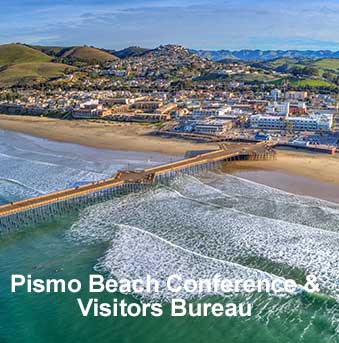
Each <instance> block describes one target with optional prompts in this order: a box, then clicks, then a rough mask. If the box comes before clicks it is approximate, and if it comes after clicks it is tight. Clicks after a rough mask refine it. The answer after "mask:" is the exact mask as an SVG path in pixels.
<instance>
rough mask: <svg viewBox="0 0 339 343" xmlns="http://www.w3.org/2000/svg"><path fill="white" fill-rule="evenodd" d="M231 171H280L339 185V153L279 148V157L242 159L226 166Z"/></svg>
mask: <svg viewBox="0 0 339 343" xmlns="http://www.w3.org/2000/svg"><path fill="white" fill-rule="evenodd" d="M226 170H227V171H229V172H241V171H260V170H263V171H280V172H283V173H285V174H286V173H287V174H289V175H294V176H302V177H305V178H309V179H316V180H318V181H322V182H326V183H329V184H336V185H339V155H338V154H336V155H327V154H312V153H304V152H300V151H290V150H277V158H276V159H275V160H269V161H255V162H254V161H241V162H234V163H232V165H230V166H228V167H226Z"/></svg>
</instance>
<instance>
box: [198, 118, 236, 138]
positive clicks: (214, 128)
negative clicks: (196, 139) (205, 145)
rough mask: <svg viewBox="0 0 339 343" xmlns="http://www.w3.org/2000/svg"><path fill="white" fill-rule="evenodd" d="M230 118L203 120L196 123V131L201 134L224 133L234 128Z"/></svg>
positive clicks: (215, 134)
mask: <svg viewBox="0 0 339 343" xmlns="http://www.w3.org/2000/svg"><path fill="white" fill-rule="evenodd" d="M232 126H233V122H232V121H230V120H202V121H199V122H197V123H196V125H195V129H194V132H195V133H197V134H201V135H214V136H217V135H222V134H223V133H225V132H226V131H227V130H229V129H230V128H232Z"/></svg>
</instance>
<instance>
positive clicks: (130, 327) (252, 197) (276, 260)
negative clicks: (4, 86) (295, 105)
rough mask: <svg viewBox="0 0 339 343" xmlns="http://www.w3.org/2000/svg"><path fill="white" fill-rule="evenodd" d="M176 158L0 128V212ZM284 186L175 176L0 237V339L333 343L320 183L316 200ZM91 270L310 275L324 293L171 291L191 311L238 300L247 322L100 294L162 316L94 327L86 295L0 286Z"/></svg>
mask: <svg viewBox="0 0 339 343" xmlns="http://www.w3.org/2000/svg"><path fill="white" fill-rule="evenodd" d="M177 158H178V157H177V156H172V157H171V156H170V157H169V156H164V155H160V154H155V153H154V154H153V153H152V154H150V153H136V152H121V151H120V152H119V151H107V150H97V149H92V148H88V147H82V146H79V145H73V144H66V143H57V142H51V141H48V140H43V139H40V138H35V137H31V136H27V135H23V134H19V133H12V132H8V131H0V203H1V204H5V203H7V202H10V201H15V200H19V199H25V198H27V197H30V196H35V195H39V194H44V193H46V192H50V191H54V190H57V189H63V188H66V187H68V186H70V185H74V184H77V183H79V182H80V183H82V182H90V181H94V180H100V179H103V178H106V177H110V176H112V175H113V174H114V173H115V172H116V171H117V170H119V169H124V168H134V169H135V168H145V167H149V166H153V165H156V164H160V163H164V162H167V161H171V160H175V159H177ZM265 173H269V174H265ZM290 178H292V179H293V178H294V177H292V176H283V177H282V176H281V175H280V174H277V173H274V172H260V171H256V172H255V173H254V174H251V173H250V172H248V173H246V172H245V173H244V172H242V173H239V174H233V175H230V174H226V173H221V172H208V173H206V174H204V175H200V176H197V177H193V176H185V177H181V178H179V179H177V180H174V181H173V182H171V183H170V184H169V185H167V186H166V187H165V186H163V187H155V188H154V189H152V190H150V191H148V192H144V193H138V194H130V195H127V196H125V197H122V198H116V199H112V200H110V201H107V202H105V203H101V204H97V205H94V206H91V207H88V208H86V209H84V210H82V211H81V212H79V213H75V214H70V215H65V216H64V217H62V218H59V219H57V220H55V221H53V222H52V223H48V224H42V225H39V226H37V227H32V228H27V229H25V230H22V231H18V232H13V233H11V234H8V235H3V236H0V266H1V267H0V342H4V343H15V342H20V343H22V342H25V343H31V342H32V343H33V342H34V343H38V342H44V343H45V342H49V343H54V342H63V343H66V342H94V341H97V342H100V343H106V342H107V343H108V342H110V343H111V342H147V343H150V342H159V341H161V342H164V343H166V342H183V343H184V342H206V341H207V340H209V341H211V342H223V343H237V342H239V343H240V342H241V343H245V342H246V343H249V342H253V343H265V342H267V343H275V342H277V343H281V342H283V343H288V342H291V343H296V342H305V343H313V342H314V343H322V342H324V343H325V342H326V343H332V342H333V343H334V342H339V304H338V301H339V284H338V282H339V281H338V277H339V263H338V261H339V234H338V233H339V204H338V203H336V199H335V196H334V195H333V194H332V193H331V194H329V192H330V190H327V191H326V194H324V196H322V194H321V189H322V188H321V187H319V183H315V187H319V191H318V193H317V194H318V197H317V194H312V195H313V196H309V195H297V194H293V193H292V191H293V190H295V192H296V193H298V184H301V185H304V186H303V187H305V188H309V187H311V188H312V184H311V185H309V183H310V182H311V181H310V180H307V181H305V180H300V179H298V178H297V177H296V178H294V179H293V180H291V179H290ZM265 180H266V181H269V182H266V183H268V185H264V184H263V183H265ZM279 180H280V181H281V180H284V182H282V183H285V186H286V187H283V185H281V184H279ZM292 181H294V183H293V182H292ZM305 182H306V184H307V185H308V186H307V187H306V186H305ZM291 184H293V187H290V188H288V187H287V185H291ZM324 187H326V186H325V185H324ZM279 188H282V189H279ZM300 193H303V194H305V189H301V190H300ZM306 194H307V192H306ZM326 195H328V196H326ZM321 198H325V199H326V200H325V199H321ZM92 273H101V274H102V275H104V276H105V277H109V276H112V277H115V278H119V279H120V278H130V279H135V278H143V277H145V275H147V274H150V275H153V276H154V277H156V278H158V279H160V280H164V279H166V278H167V277H168V276H169V275H172V274H180V275H182V276H183V277H184V278H194V279H200V278H208V277H210V276H211V275H214V274H215V273H220V274H221V275H226V276H227V277H231V278H234V279H237V278H243V277H254V276H255V277H257V278H266V277H269V276H270V275H274V276H279V277H281V278H285V279H289V278H292V279H294V280H295V281H296V282H297V283H299V284H304V283H305V278H306V275H308V274H311V273H312V274H315V275H317V278H318V282H319V285H320V288H321V293H322V294H323V295H324V296H322V297H313V296H305V295H303V294H296V295H292V296H288V297H277V296H273V295H268V294H255V293H254V294H251V295H248V294H241V293H240V294H230V295H227V296H224V295H223V296H221V295H220V294H210V293H208V294H203V295H200V296H192V295H190V294H186V293H185V292H183V293H182V294H180V296H181V297H182V298H186V299H187V300H188V301H189V302H190V303H192V304H195V303H198V302H201V301H204V302H212V303H216V302H221V303H222V302H230V301H231V302H235V303H240V302H248V303H251V304H252V305H253V314H252V316H251V317H244V318H241V317H235V318H226V317H213V316H208V317H200V318H199V317H188V316H187V317H180V318H175V317H171V316H170V315H169V311H170V309H169V302H170V301H171V295H170V294H168V292H166V291H163V292H160V293H157V294H154V295H148V296H146V297H145V298H143V297H140V296H137V295H135V294H128V295H123V294H118V295H112V294H109V293H102V294H96V295H95V297H96V298H98V300H99V301H100V302H112V299H113V297H118V299H119V300H122V299H124V300H125V301H127V302H128V303H132V302H143V301H146V300H147V301H157V302H161V303H162V304H163V307H164V315H163V316H161V317H159V318H155V317H151V316H146V317H138V318H132V317H127V318H125V317H114V318H113V317H108V318H102V317H93V316H90V317H83V316H82V315H81V312H80V310H79V307H78V304H77V302H76V298H77V297H81V298H82V299H83V300H87V299H89V298H92V297H93V295H90V294H89V292H88V290H87V289H86V288H85V289H83V290H82V291H81V293H80V294H79V295H77V296H75V295H74V294H70V293H65V294H63V293H58V294H46V293H43V294H33V293H31V294H29V293H27V292H25V291H24V290H20V291H19V292H17V293H15V294H14V293H11V292H10V288H9V279H10V275H11V274H24V275H27V274H31V275H32V276H34V277H35V278H42V279H46V278H64V279H66V280H69V279H74V278H76V279H79V280H81V281H82V282H83V284H86V283H87V280H88V275H89V274H92ZM149 298H150V299H149ZM328 299H329V300H328Z"/></svg>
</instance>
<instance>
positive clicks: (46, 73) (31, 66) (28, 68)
mask: <svg viewBox="0 0 339 343" xmlns="http://www.w3.org/2000/svg"><path fill="white" fill-rule="evenodd" d="M70 68H73V67H71V66H68V65H65V64H60V63H51V62H43V63H36V62H31V63H19V64H13V65H10V66H8V67H7V68H5V69H4V70H2V71H0V86H1V87H5V86H7V87H8V86H13V85H19V84H20V85H21V84H27V83H31V82H34V81H37V82H41V81H46V80H48V79H51V78H55V77H59V76H62V75H63V73H64V72H65V71H66V70H67V69H70Z"/></svg>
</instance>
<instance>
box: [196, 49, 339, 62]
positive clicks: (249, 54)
mask: <svg viewBox="0 0 339 343" xmlns="http://www.w3.org/2000/svg"><path fill="white" fill-rule="evenodd" d="M191 52H193V53H195V54H197V55H198V56H200V57H204V58H209V59H211V60H213V61H220V60H224V59H228V60H232V59H233V60H243V61H255V60H256V61H269V60H273V59H277V58H312V59H319V58H339V51H330V50H238V51H231V50H191Z"/></svg>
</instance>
